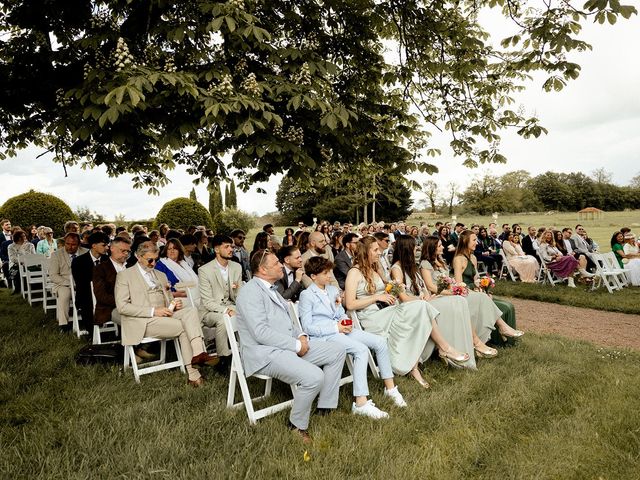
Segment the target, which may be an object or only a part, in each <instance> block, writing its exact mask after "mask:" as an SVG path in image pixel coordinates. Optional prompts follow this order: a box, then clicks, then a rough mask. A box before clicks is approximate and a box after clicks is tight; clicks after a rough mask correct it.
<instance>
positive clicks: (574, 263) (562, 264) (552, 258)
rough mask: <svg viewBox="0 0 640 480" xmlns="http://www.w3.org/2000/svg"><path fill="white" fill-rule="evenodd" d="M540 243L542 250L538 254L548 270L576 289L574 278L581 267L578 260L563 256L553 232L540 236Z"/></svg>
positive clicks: (546, 232) (549, 231)
mask: <svg viewBox="0 0 640 480" xmlns="http://www.w3.org/2000/svg"><path fill="white" fill-rule="evenodd" d="M560 235H562V233H560ZM539 243H540V248H539V249H538V254H539V255H540V259H541V260H542V261H543V262H544V263H545V265H546V266H547V268H548V269H549V270H551V271H552V272H553V273H554V274H555V275H556V276H557V277H558V278H562V279H564V278H566V279H567V285H568V286H569V287H571V288H576V284H575V281H574V279H573V277H574V275H575V274H576V270H578V267H579V263H578V260H576V259H575V257H573V256H571V255H563V254H562V252H561V251H560V250H559V249H558V248H557V244H556V241H555V238H554V235H553V232H552V231H551V230H547V231H545V232H544V233H543V234H542V235H541V236H540V240H539Z"/></svg>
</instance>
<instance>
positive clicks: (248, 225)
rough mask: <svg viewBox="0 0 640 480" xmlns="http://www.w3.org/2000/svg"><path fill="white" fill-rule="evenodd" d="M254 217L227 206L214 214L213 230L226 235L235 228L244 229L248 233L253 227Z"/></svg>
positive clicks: (254, 223)
mask: <svg viewBox="0 0 640 480" xmlns="http://www.w3.org/2000/svg"><path fill="white" fill-rule="evenodd" d="M255 225H256V222H255V219H254V218H253V217H252V216H251V215H249V214H248V213H246V212H243V211H242V210H237V209H235V208H227V209H226V210H223V211H221V212H220V213H218V214H217V215H216V218H214V219H213V230H214V232H216V233H222V234H225V235H228V234H229V233H231V232H232V231H233V230H235V229H238V228H239V229H240V230H244V232H245V233H249V230H251V229H252V228H253V227H255Z"/></svg>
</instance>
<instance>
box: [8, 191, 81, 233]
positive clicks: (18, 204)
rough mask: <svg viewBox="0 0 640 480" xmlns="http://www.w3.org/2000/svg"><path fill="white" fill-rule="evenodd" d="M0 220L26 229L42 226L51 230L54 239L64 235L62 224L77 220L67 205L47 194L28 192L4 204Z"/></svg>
mask: <svg viewBox="0 0 640 480" xmlns="http://www.w3.org/2000/svg"><path fill="white" fill-rule="evenodd" d="M0 218H8V219H9V220H11V223H12V224H13V225H20V226H21V227H22V228H24V229H26V228H27V227H29V225H36V226H40V225H44V226H47V227H51V228H52V229H53V234H54V236H56V237H61V236H62V235H63V234H64V224H65V222H67V221H69V220H77V217H76V215H75V214H74V213H73V211H72V210H71V208H70V207H69V205H67V204H66V203H64V202H63V201H62V200H60V199H59V198H58V197H56V196H54V195H50V194H48V193H42V192H36V191H35V190H29V191H28V192H27V193H23V194H21V195H16V196H15V197H11V198H10V199H9V200H7V201H6V202H4V205H2V207H0Z"/></svg>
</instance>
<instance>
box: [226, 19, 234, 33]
mask: <svg viewBox="0 0 640 480" xmlns="http://www.w3.org/2000/svg"><path fill="white" fill-rule="evenodd" d="M224 20H225V22H226V24H227V28H228V29H229V31H230V32H233V31H234V30H235V29H236V21H235V20H234V19H233V18H231V17H224Z"/></svg>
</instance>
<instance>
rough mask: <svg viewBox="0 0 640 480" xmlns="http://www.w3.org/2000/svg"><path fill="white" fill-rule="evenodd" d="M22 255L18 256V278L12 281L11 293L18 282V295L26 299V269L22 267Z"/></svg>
mask: <svg viewBox="0 0 640 480" xmlns="http://www.w3.org/2000/svg"><path fill="white" fill-rule="evenodd" d="M23 258H24V255H18V276H17V277H16V279H15V280H14V281H13V292H14V293H15V291H16V290H17V288H16V283H17V282H20V283H19V285H20V295H22V298H25V299H26V298H27V269H26V267H25V265H24V261H23V260H22V259H23Z"/></svg>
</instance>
